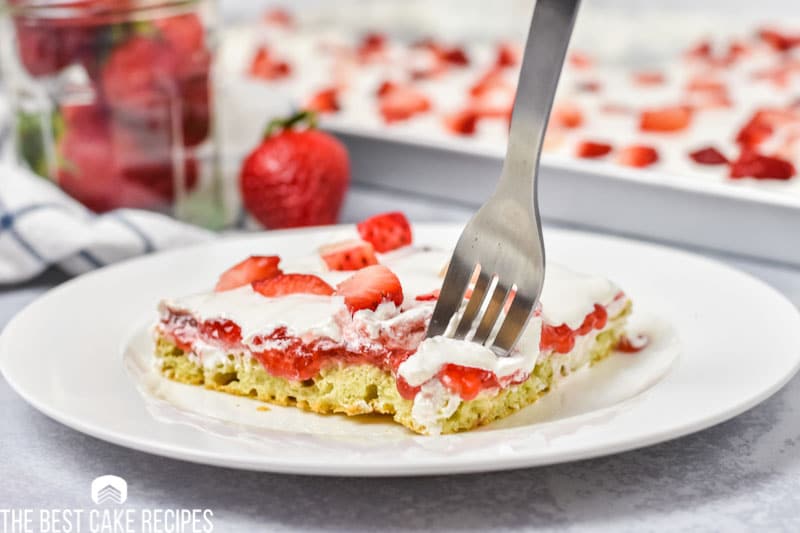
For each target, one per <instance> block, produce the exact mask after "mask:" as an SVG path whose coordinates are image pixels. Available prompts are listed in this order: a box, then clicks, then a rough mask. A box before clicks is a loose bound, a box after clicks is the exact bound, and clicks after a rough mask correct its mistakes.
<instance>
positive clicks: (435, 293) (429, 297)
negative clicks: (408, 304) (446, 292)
mask: <svg viewBox="0 0 800 533" xmlns="http://www.w3.org/2000/svg"><path fill="white" fill-rule="evenodd" d="M440 292H441V290H440V289H434V290H432V291H431V292H426V293H425V294H419V295H417V297H416V298H414V299H415V300H416V301H418V302H434V301H436V300H438V299H439V293H440Z"/></svg>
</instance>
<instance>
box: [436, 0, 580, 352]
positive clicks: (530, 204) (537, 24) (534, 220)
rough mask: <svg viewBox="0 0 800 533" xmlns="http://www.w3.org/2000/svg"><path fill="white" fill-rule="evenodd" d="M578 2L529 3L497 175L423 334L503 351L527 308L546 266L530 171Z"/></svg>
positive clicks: (518, 330)
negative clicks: (530, 15)
mask: <svg viewBox="0 0 800 533" xmlns="http://www.w3.org/2000/svg"><path fill="white" fill-rule="evenodd" d="M579 4H580V0H537V2H536V5H535V7H534V10H533V18H532V19H531V26H530V30H529V31H528V40H527V43H526V44H525V53H524V56H523V60H522V68H521V70H520V74H519V83H518V85H517V96H516V100H515V102H514V109H513V113H512V117H511V130H510V132H509V138H508V148H507V151H506V159H505V163H504V164H503V171H502V173H501V175H500V181H499V183H498V186H497V190H496V191H495V193H494V195H493V196H492V197H491V198H490V199H489V200H488V201H487V202H486V203H485V204H484V205H483V207H481V208H480V210H478V212H477V213H476V214H475V216H473V217H472V220H470V222H469V223H468V224H467V227H466V228H464V231H463V233H462V234H461V237H460V238H459V240H458V244H456V248H455V251H454V252H453V257H452V258H451V259H450V264H449V266H448V268H447V274H446V275H445V278H444V283H443V285H442V290H441V293H440V295H439V301H438V302H437V304H436V308H435V309H434V311H433V316H432V318H431V321H430V325H429V326H428V333H427V335H428V337H436V336H439V335H445V336H448V337H453V338H456V339H465V340H471V341H473V342H477V343H481V344H484V345H486V346H488V347H490V348H492V349H493V350H494V351H495V353H497V354H498V355H501V356H502V355H508V352H509V351H510V350H511V349H512V348H513V347H514V345H515V344H516V342H517V340H518V339H519V337H520V335H521V334H522V331H523V330H524V329H525V325H526V324H527V323H528V320H529V318H530V317H531V314H532V313H533V310H534V307H535V306H536V303H537V301H538V299H539V295H540V294H541V291H542V285H543V282H544V270H545V266H544V263H545V261H544V244H543V241H542V230H541V224H540V221H539V206H538V199H537V193H536V175H537V172H538V168H539V155H540V153H541V149H542V141H543V139H544V133H545V129H546V126H547V119H548V117H549V115H550V108H551V107H552V105H553V98H554V96H555V91H556V86H557V85H558V78H559V75H560V73H561V67H562V65H563V63H564V56H565V55H566V51H567V45H568V44H569V38H570V35H571V33H572V26H573V24H574V22H575V16H576V14H577V12H578V6H579ZM470 289H471V293H469V292H468V291H469V290H470ZM465 298H466V305H465V304H464V302H465Z"/></svg>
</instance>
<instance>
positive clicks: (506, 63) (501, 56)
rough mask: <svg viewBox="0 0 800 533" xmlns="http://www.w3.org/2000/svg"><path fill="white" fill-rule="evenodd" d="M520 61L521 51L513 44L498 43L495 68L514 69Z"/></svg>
mask: <svg viewBox="0 0 800 533" xmlns="http://www.w3.org/2000/svg"><path fill="white" fill-rule="evenodd" d="M521 60H522V50H521V49H520V47H519V46H517V45H516V44H514V43H507V42H506V43H500V44H498V45H497V58H496V59H495V60H494V64H495V66H497V67H500V68H505V67H514V66H516V65H519V63H520V61H521Z"/></svg>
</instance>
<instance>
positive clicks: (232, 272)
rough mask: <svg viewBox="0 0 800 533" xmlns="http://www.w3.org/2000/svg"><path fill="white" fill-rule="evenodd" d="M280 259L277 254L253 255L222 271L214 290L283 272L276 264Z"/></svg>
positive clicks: (221, 289)
mask: <svg viewBox="0 0 800 533" xmlns="http://www.w3.org/2000/svg"><path fill="white" fill-rule="evenodd" d="M280 261H281V259H280V257H278V256H277V255H267V256H263V255H253V256H250V257H248V258H247V259H245V260H244V261H242V262H241V263H237V264H236V265H234V266H232V267H231V268H229V269H228V270H226V271H225V272H223V273H222V275H221V276H220V277H219V281H218V282H217V286H216V287H214V290H215V291H217V292H220V291H228V290H231V289H235V288H237V287H241V286H242V285H247V284H248V283H252V282H254V281H258V280H262V279H268V278H273V277H275V276H278V275H280V274H283V272H282V271H281V269H280V268H278V264H279V263H280Z"/></svg>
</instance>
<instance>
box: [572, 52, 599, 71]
mask: <svg viewBox="0 0 800 533" xmlns="http://www.w3.org/2000/svg"><path fill="white" fill-rule="evenodd" d="M568 62H569V64H570V66H572V68H574V69H578V70H586V69H590V68H592V67H593V66H594V60H592V58H591V57H590V56H589V55H588V54H585V53H583V52H578V51H575V52H572V53H571V54H570V55H569V58H568Z"/></svg>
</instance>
